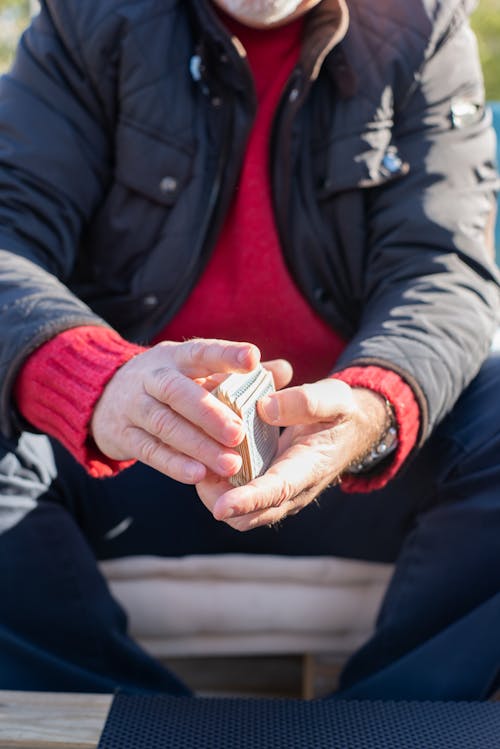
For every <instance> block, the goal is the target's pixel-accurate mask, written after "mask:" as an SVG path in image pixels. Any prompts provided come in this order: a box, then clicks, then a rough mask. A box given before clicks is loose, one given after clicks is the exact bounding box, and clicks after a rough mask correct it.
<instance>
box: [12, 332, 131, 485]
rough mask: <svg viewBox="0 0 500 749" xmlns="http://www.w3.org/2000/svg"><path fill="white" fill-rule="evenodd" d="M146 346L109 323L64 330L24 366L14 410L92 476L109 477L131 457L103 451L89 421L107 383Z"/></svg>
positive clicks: (16, 391) (17, 383) (19, 378)
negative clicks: (117, 457)
mask: <svg viewBox="0 0 500 749" xmlns="http://www.w3.org/2000/svg"><path fill="white" fill-rule="evenodd" d="M144 350H145V349H144V348H143V347H141V346H137V345H136V344H133V343H129V342H127V341H125V340H124V339H123V338H121V336H119V335H118V333H116V332H115V331H114V330H111V329H109V328H104V327H99V326H82V327H78V328H71V329H70V330H65V331H64V332H63V333H59V335H57V336H56V337H55V338H53V339H52V340H50V341H48V342H47V343H45V344H43V345H42V346H40V348H38V349H37V350H36V351H35V352H34V353H33V354H31V356H30V357H29V359H27V361H26V362H25V364H24V366H23V367H22V369H21V371H20V373H19V375H18V377H17V380H16V384H15V389H14V396H15V399H16V401H17V406H18V409H19V411H20V412H21V414H22V416H23V417H24V418H25V419H26V421H28V422H29V423H30V424H32V425H33V426H34V427H36V428H37V429H39V430H40V431H41V432H44V433H45V434H48V435H50V436H51V437H55V438H56V439H57V440H59V442H61V443H62V444H63V445H64V446H65V447H66V449H67V450H69V452H70V453H71V454H72V455H73V457H74V458H75V459H76V460H77V461H78V462H79V463H80V464H81V465H82V466H84V468H85V469H86V470H87V472H88V473H89V474H90V475H91V476H94V477H95V478H104V477H106V476H113V475H115V474H117V473H119V472H120V471H121V470H123V469H124V468H126V467H127V466H129V465H131V464H132V463H134V461H133V460H127V461H117V460H112V459H110V458H108V457H107V456H105V455H104V454H103V453H101V452H100V451H99V450H98V448H97V447H96V445H95V444H94V443H93V441H92V440H91V439H90V438H89V434H88V425H89V421H90V418H91V416H92V412H93V409H94V406H95V404H96V403H97V401H98V399H99V398H100V396H101V394H102V392H103V390H104V387H105V385H106V383H107V382H108V381H109V380H110V379H111V377H112V376H113V374H114V373H115V372H116V370H117V369H118V368H119V367H121V366H122V364H125V362H127V361H128V360H129V359H131V358H132V357H134V356H136V355H137V354H138V353H140V352H141V351H144Z"/></svg>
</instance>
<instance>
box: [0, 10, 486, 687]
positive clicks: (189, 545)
mask: <svg viewBox="0 0 500 749" xmlns="http://www.w3.org/2000/svg"><path fill="white" fill-rule="evenodd" d="M466 6H467V3H466V2H460V1H459V0H453V1H452V2H448V3H440V2H437V0H436V1H435V2H428V3H423V2H421V0H411V2H406V3H400V2H397V1H396V0H384V2H383V3H378V4H376V3H375V4H374V3H372V2H367V0H351V1H350V2H348V7H347V6H346V5H345V4H344V2H343V0H322V2H319V0H303V1H302V2H297V0H275V1H274V2H271V0H259V1H253V0H239V1H238V0H235V1H234V2H232V1H231V0H216V2H214V3H212V2H210V1H209V0H199V1H195V0H189V2H188V1H187V0H186V2H183V3H179V2H176V1H175V0H161V1H160V0H150V1H149V2H144V3H135V2H132V0H122V1H121V2H117V0H105V1H104V2H103V0H100V2H97V0H85V2H82V1H81V0H79V1H78V2H76V0H71V1H70V2H68V0H64V2H63V1H62V0H46V2H43V3H42V7H41V13H40V15H39V16H38V17H37V18H36V19H35V20H34V22H33V24H32V27H31V28H30V29H29V30H28V32H27V33H26V35H25V36H24V38H23V40H22V41H21V44H20V48H19V51H18V55H17V58H16V61H15V63H14V66H13V69H12V71H11V72H10V74H9V75H7V76H6V77H5V78H4V79H3V81H2V85H1V94H0V168H1V181H0V189H1V201H0V216H1V227H2V228H1V230H0V247H1V248H2V252H1V266H0V268H1V275H0V281H1V287H0V288H1V295H0V299H1V303H2V336H1V340H2V356H1V362H2V365H3V372H2V380H1V381H2V412H1V419H2V421H1V426H2V431H3V434H4V437H3V440H2V444H3V459H2V487H3V496H2V500H1V501H2V505H1V506H2V515H1V516H0V517H1V518H2V534H1V535H0V550H1V551H0V553H1V559H2V561H3V565H4V567H3V569H4V572H3V574H2V576H1V581H2V582H1V583H0V585H1V591H0V596H1V600H2V609H1V614H0V639H1V648H0V686H2V687H3V688H12V689H50V690H60V689H64V690H76V691H85V690H88V691H107V690H113V689H115V688H116V687H117V686H122V687H126V688H129V689H133V690H145V691H155V690H161V691H171V692H173V693H182V692H183V691H184V687H183V686H182V685H181V684H180V683H179V682H178V681H177V680H176V678H175V677H174V676H173V675H171V674H169V673H168V672H167V671H165V670H164V669H163V668H162V667H161V666H160V664H158V663H156V662H154V661H153V660H152V659H150V658H149V657H148V656H147V655H145V654H144V653H143V652H142V651H141V650H140V649H139V648H138V647H137V645H136V644H135V643H133V642H132V641H131V640H130V638H129V637H128V636H127V633H126V627H125V621H124V616H123V612H122V611H121V610H120V609H119V608H118V607H117V605H116V603H115V602H114V601H113V599H112V598H111V596H110V594H109V591H108V590H107V588H106V585H105V583H104V581H103V580H102V578H101V577H100V575H99V573H98V571H97V568H96V561H95V560H96V558H98V559H104V558H110V557H113V556H123V555H126V554H140V553H152V554H164V555H179V554H185V553H206V554H209V553H212V552H217V551H219V552H220V551H223V552H231V551H246V552H250V553H282V554H298V555H308V554H337V555H341V556H347V557H357V558H361V559H374V560H381V561H396V572H395V575H394V578H393V581H392V583H391V585H390V587H389V590H388V593H387V596H386V598H385V601H384V604H383V607H382V610H381V612H380V616H379V619H378V623H377V629H376V632H375V633H374V636H373V638H372V639H371V640H370V642H368V643H367V644H366V646H365V647H364V648H362V649H361V651H360V652H358V653H356V654H355V655H354V656H353V657H352V659H351V660H350V662H349V663H348V664H347V667H346V669H345V671H344V674H343V676H342V680H341V690H340V692H339V694H341V695H342V696H345V697H371V698H374V697H403V698H416V699H428V698H430V699H445V698H446V699H457V698H466V699H475V698H484V697H486V696H488V695H489V694H490V693H491V692H492V691H493V690H494V689H495V687H496V685H497V682H498V674H499V665H500V645H499V644H498V638H497V637H496V635H495V634H494V633H495V632H496V630H497V626H495V625H497V624H498V623H499V621H500V594H499V591H500V573H499V572H498V570H499V569H500V565H499V564H498V561H499V560H498V557H499V552H498V542H497V538H498V530H499V524H500V520H499V514H500V496H499V489H500V481H499V479H500V465H499V463H500V462H499V460H498V455H499V454H500V453H499V447H500V436H499V428H498V424H499V423H500V418H499V416H500V415H499V414H498V413H497V411H498V408H499V406H498V405H497V403H498V398H497V395H496V385H497V382H498V377H499V374H500V373H499V367H498V359H497V358H496V357H494V356H492V357H490V358H489V359H488V360H487V361H486V358H487V355H488V350H489V347H490V342H491V339H492V335H493V332H494V329H495V326H496V324H497V322H498V301H499V295H498V275H497V271H496V269H495V266H494V262H493V255H492V252H491V249H490V247H489V237H490V235H491V228H492V224H493V220H494V205H495V198H494V194H493V190H494V188H495V185H496V174H495V170H494V167H493V164H492V160H493V152H494V141H493V137H492V133H491V129H490V126H489V119H488V116H487V114H485V111H484V106H483V90H482V81H481V74H480V69H479V64H478V59H477V52H476V48H475V42H474V39H473V37H472V35H471V32H470V29H469V26H468V21H467V12H466V11H467V7H466ZM234 341H241V342H234ZM261 357H262V358H263V359H264V360H265V361H266V366H267V367H268V368H269V369H271V370H272V372H273V374H274V377H275V380H276V384H277V387H278V388H282V389H281V390H280V392H277V393H276V394H274V395H272V396H269V397H267V398H264V399H263V400H262V401H261V402H260V403H259V405H258V410H259V414H260V416H261V417H262V419H264V420H265V421H267V422H268V423H270V424H274V425H278V426H279V427H281V428H282V434H281V437H280V446H279V450H278V453H277V456H276V458H275V459H274V461H273V463H272V465H271V466H270V468H269V469H268V471H267V472H266V473H265V474H264V475H263V476H261V477H259V478H257V479H255V480H254V481H252V482H250V483H249V484H247V485H245V486H242V487H238V488H233V487H232V485H231V484H230V482H229V478H230V477H231V476H232V475H234V474H235V473H236V472H237V471H238V470H239V468H240V465H241V458H240V457H239V455H238V452H237V451H236V450H235V447H236V446H237V445H238V444H239V443H240V442H241V440H242V439H243V427H242V424H241V421H240V420H239V419H238V418H237V417H235V416H234V415H233V414H232V413H231V411H230V410H229V409H228V408H227V407H226V406H225V405H224V404H222V403H221V402H219V401H218V400H217V399H216V398H215V396H214V395H213V394H212V393H211V390H212V389H213V386H214V384H215V383H217V382H219V381H220V379H221V377H222V376H223V374H224V373H228V372H232V371H241V372H245V371H251V370H252V369H253V368H254V367H256V366H257V364H258V362H259V360H260V358H261ZM290 363H291V365H292V367H293V374H292V367H291V366H290ZM481 365H482V366H481ZM479 370H480V371H479ZM478 372H479V374H478ZM291 377H293V380H292V382H291V385H290V386H288V387H286V385H287V384H288V383H289V381H290V379H291ZM37 430H38V431H40V432H41V433H42V434H41V435H33V434H30V432H34V431H37ZM43 433H45V434H46V435H48V436H49V438H50V439H48V438H47V437H45V436H43ZM318 497H319V501H318V503H316V502H313V500H315V499H317V498H318ZM198 498H199V499H201V502H200V501H199V499H198ZM207 508H208V511H209V512H207ZM288 515H297V517H293V518H288V519H287V520H285V518H286V517H287V516H288ZM124 518H131V519H132V523H131V524H129V527H128V528H127V529H126V530H125V531H124V532H123V533H122V534H121V535H118V536H116V534H113V533H110V530H111V529H112V528H114V527H116V526H117V524H118V523H120V522H121V521H122V520H123V519H124ZM280 521H283V522H280ZM276 524H278V526H277V527H276ZM269 526H271V527H269ZM240 531H248V532H246V533H240Z"/></svg>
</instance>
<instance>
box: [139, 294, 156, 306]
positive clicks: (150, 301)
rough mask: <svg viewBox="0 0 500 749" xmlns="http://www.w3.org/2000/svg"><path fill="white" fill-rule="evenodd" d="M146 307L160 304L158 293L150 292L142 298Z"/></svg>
mask: <svg viewBox="0 0 500 749" xmlns="http://www.w3.org/2000/svg"><path fill="white" fill-rule="evenodd" d="M142 303H143V305H144V306H145V307H156V306H157V304H158V297H157V296H156V294H148V295H147V296H145V297H144V298H143V300H142Z"/></svg>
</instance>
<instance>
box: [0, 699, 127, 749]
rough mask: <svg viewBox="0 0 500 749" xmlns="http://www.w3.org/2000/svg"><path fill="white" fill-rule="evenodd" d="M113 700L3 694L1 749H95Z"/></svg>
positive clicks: (0, 727)
mask: <svg viewBox="0 0 500 749" xmlns="http://www.w3.org/2000/svg"><path fill="white" fill-rule="evenodd" d="M112 699H113V696H112V695H111V694H56V693H52V692H7V691H1V690H0V749H63V747H64V748H67V749H95V747H96V746H97V744H98V742H99V737H100V735H101V732H102V729H103V727H104V723H105V722H106V717H107V715H108V711H109V708H110V706H111V701H112Z"/></svg>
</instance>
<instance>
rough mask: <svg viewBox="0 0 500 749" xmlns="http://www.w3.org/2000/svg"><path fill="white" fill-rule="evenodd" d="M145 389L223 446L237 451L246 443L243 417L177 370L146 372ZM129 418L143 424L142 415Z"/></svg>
mask: <svg viewBox="0 0 500 749" xmlns="http://www.w3.org/2000/svg"><path fill="white" fill-rule="evenodd" d="M144 389H145V391H146V393H147V394H148V395H149V396H151V397H152V398H154V399H155V400H156V401H158V402H159V403H160V404H164V405H166V406H169V407H170V408H171V409H172V410H173V411H175V412H176V413H178V414H180V415H181V416H183V417H184V418H185V419H186V420H187V421H189V422H191V423H192V424H194V425H195V426H197V427H198V428H199V429H201V430H202V431H203V432H205V433H206V434H207V435H209V436H210V437H212V438H213V439H214V440H216V441H217V442H220V444H222V445H226V446H227V447H235V446H236V445H238V444H239V443H240V442H241V440H242V439H243V436H244V428H243V424H242V422H241V419H240V417H239V416H237V415H236V414H235V413H234V411H232V410H231V409H230V408H229V407H228V406H226V405H225V404H224V403H222V402H221V401H219V400H218V398H216V397H215V396H214V395H212V394H211V393H209V392H208V391H207V390H205V388H204V387H202V386H201V385H199V384H198V383H196V382H194V381H193V380H190V379H189V377H186V376H185V375H183V374H181V373H180V372H178V371H177V370H176V369H171V368H167V367H165V368H161V369H155V370H153V371H151V372H147V373H146V374H145V375H144ZM130 416H131V420H132V421H133V422H136V421H139V420H140V416H139V415H135V416H134V414H131V415H130ZM155 418H156V417H155ZM160 419H161V417H160Z"/></svg>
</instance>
